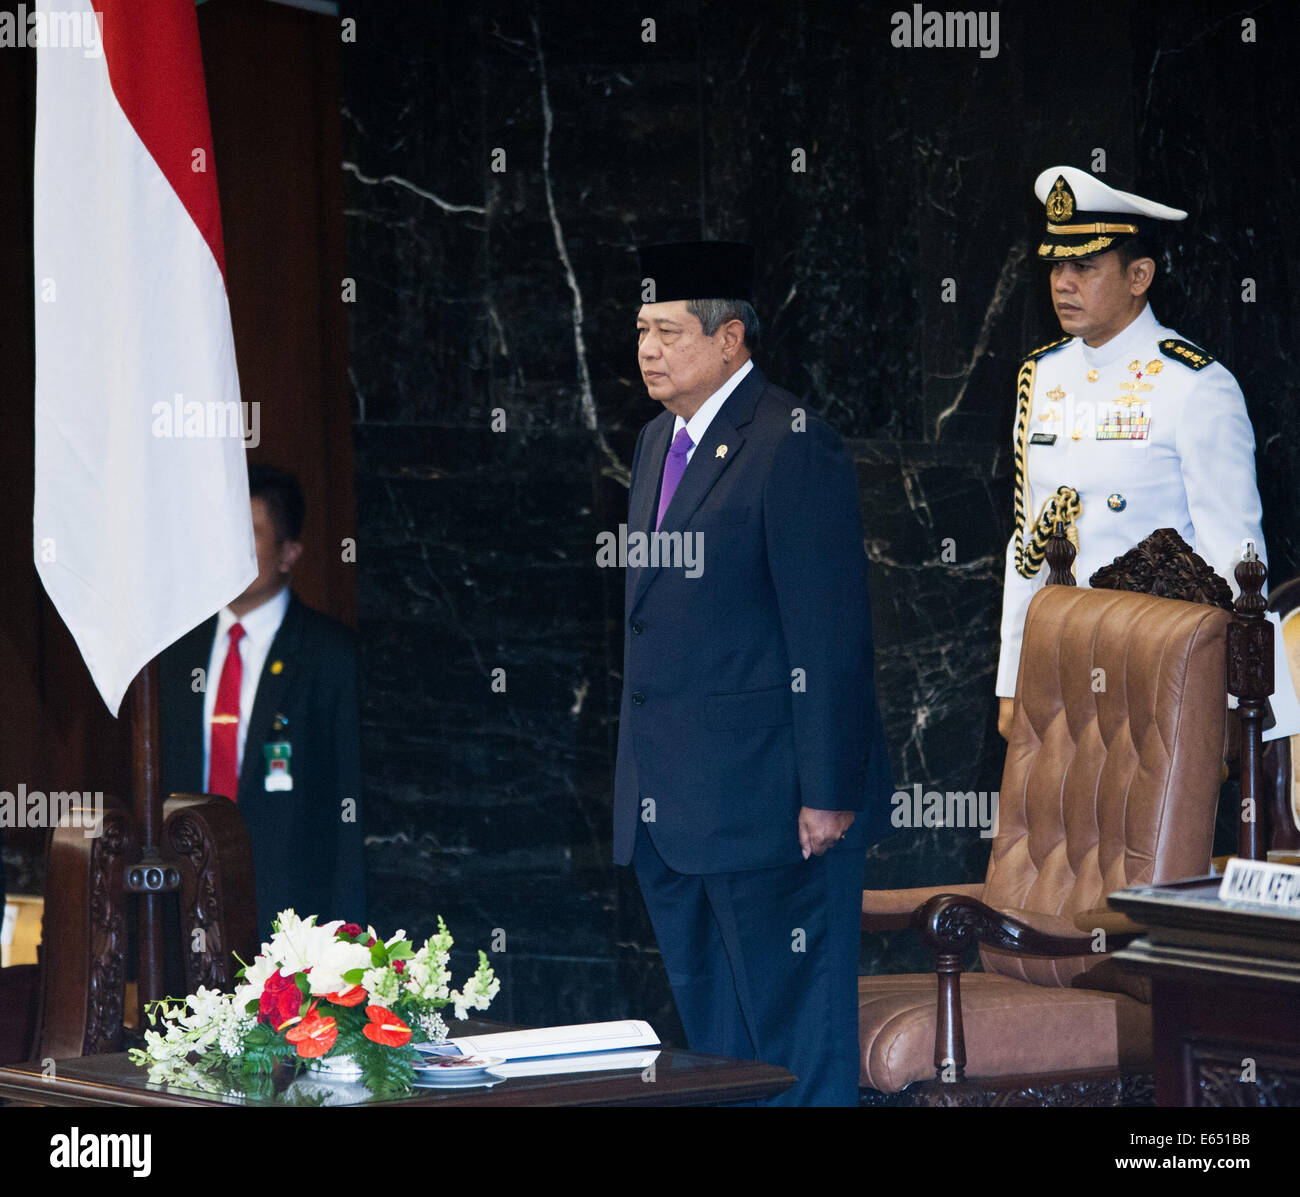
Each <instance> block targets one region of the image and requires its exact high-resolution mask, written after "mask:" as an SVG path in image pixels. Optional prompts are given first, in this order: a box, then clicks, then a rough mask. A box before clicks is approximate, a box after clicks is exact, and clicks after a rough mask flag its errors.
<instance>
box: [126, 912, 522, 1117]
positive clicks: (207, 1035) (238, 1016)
mask: <svg viewBox="0 0 1300 1197" xmlns="http://www.w3.org/2000/svg"><path fill="white" fill-rule="evenodd" d="M452 942H453V941H452V937H451V933H450V932H449V931H448V930H447V925H446V923H444V922H443V920H442V918H441V917H439V919H438V933H437V934H436V935H433V936H431V937H430V938H429V939H427V940H426V941H425V943H424V945H423V946H422V947H420V948H418V949H417V948H415V947H414V946H413V945H412V943H411V941H410V940H409V939H407V938H406V933H405V932H404V931H398V932H397V934H396V935H394V936H393V937H392V938H391V939H388V940H383V941H381V940H380V939H379V937H378V936H377V935H376V934H375V932H374V929H373V928H371V927H367V928H366V929H365V930H362V929H361V927H359V926H358V925H357V924H356V923H344V922H342V921H341V920H340V921H336V922H332V923H326V924H325V925H324V926H323V927H321V926H317V925H316V916H315V915H312V916H310V917H309V918H306V919H300V918H299V917H298V916H297V915H296V914H295V913H294V912H293V911H292V910H285V911H281V913H280V915H279V917H278V918H277V919H276V920H275V926H274V933H273V934H272V936H271V942H270V943H264V944H263V945H262V951H261V953H260V954H259V955H258V956H257V958H256V959H255V960H254V961H253V963H252V964H245V965H244V967H243V968H241V969H240V970H239V972H238V974H237V976H239V977H240V978H241V980H240V983H239V984H238V985H237V986H236V987H235V991H234V993H222V992H219V991H217V990H212V989H206V988H203V987H200V988H199V990H198V992H197V993H194V994H192V995H190V996H189V997H187V998H184V999H178V998H164V999H162V1000H161V1001H158V1002H153V1003H150V1006H149V1009H148V1016H149V1023H150V1026H151V1027H154V1028H160V1029H152V1030H147V1031H145V1033H144V1041H145V1046H144V1047H143V1048H133V1049H132V1050H131V1051H130V1053H129V1056H130V1059H131V1061H132V1062H133V1063H135V1064H138V1065H141V1066H148V1068H149V1079H150V1081H153V1082H167V1081H170V1082H174V1083H185V1084H190V1085H197V1086H198V1087H200V1088H204V1089H212V1088H216V1087H218V1086H217V1084H216V1083H215V1082H216V1081H217V1080H218V1077H220V1079H222V1080H224V1081H227V1082H232V1083H235V1084H236V1086H238V1084H239V1083H240V1082H243V1083H245V1084H247V1083H248V1082H250V1081H255V1080H256V1078H259V1077H266V1076H269V1074H270V1073H271V1071H272V1070H273V1069H274V1067H275V1065H276V1064H277V1063H279V1062H280V1061H285V1062H289V1063H293V1064H294V1066H295V1070H297V1069H299V1068H301V1067H303V1066H304V1063H306V1062H318V1063H315V1064H314V1065H313V1066H315V1067H321V1066H322V1064H324V1065H326V1066H328V1065H331V1064H335V1063H342V1064H344V1065H345V1066H346V1065H347V1064H349V1063H350V1064H352V1065H354V1066H355V1068H356V1069H358V1070H359V1071H360V1075H361V1077H362V1079H363V1080H364V1081H365V1083H366V1085H367V1087H369V1088H370V1089H371V1090H372V1091H373V1092H375V1093H376V1094H377V1095H381V1096H390V1095H394V1094H400V1093H405V1092H409V1091H410V1088H411V1081H412V1078H413V1075H414V1073H413V1068H412V1065H413V1063H414V1061H415V1059H416V1056H417V1053H416V1050H415V1047H414V1044H415V1043H420V1042H435V1043H437V1042H441V1041H442V1040H444V1039H445V1038H446V1037H447V1025H446V1023H445V1022H444V1021H443V1018H442V1011H443V1010H444V1009H445V1008H446V1007H447V1006H453V1007H454V1008H455V1014H456V1017H457V1018H461V1019H463V1018H465V1017H466V1016H467V1014H468V1012H469V1011H470V1010H471V1009H473V1010H486V1009H487V1008H488V1006H489V1004H490V1003H491V1001H492V999H493V998H494V997H495V996H496V995H497V992H498V990H499V989H500V988H501V983H500V981H498V980H497V978H496V975H495V974H494V973H493V971H492V968H491V966H490V965H489V964H488V960H487V956H486V955H485V954H484V953H483V952H482V951H480V952H479V954H478V968H477V969H476V970H475V972H474V973H473V974H472V975H471V976H470V977H469V979H468V980H467V981H466V983H465V986H464V988H463V989H461V990H455V989H451V988H449V986H450V983H451V972H450V970H449V969H448V967H447V962H448V960H449V959H450V953H451V947H452ZM240 963H241V964H243V961H240ZM213 1074H217V1075H213Z"/></svg>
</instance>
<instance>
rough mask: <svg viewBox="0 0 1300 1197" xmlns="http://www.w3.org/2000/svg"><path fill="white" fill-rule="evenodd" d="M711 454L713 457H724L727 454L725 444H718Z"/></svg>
mask: <svg viewBox="0 0 1300 1197" xmlns="http://www.w3.org/2000/svg"><path fill="white" fill-rule="evenodd" d="M713 456H714V457H726V456H727V446H726V445H719V446H718V451H717V452H716V453H715V454H714V455H713Z"/></svg>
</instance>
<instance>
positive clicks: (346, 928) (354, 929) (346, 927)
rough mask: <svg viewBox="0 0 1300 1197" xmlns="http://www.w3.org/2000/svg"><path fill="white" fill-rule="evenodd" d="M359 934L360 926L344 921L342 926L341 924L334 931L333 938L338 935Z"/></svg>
mask: <svg viewBox="0 0 1300 1197" xmlns="http://www.w3.org/2000/svg"><path fill="white" fill-rule="evenodd" d="M360 934H361V928H360V927H358V926H357V925H356V923H344V924H343V926H341V927H340V928H339V929H338V930H337V931H336V932H334V935H335V938H337V937H338V936H340V935H349V936H353V937H355V936H358V935H360Z"/></svg>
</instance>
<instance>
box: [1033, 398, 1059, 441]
mask: <svg viewBox="0 0 1300 1197" xmlns="http://www.w3.org/2000/svg"><path fill="white" fill-rule="evenodd" d="M1064 398H1065V391H1064V390H1063V389H1062V388H1061V387H1060V386H1059V385H1058V386H1054V387H1053V388H1052V389H1051V390H1050V391H1048V392H1047V406H1046V407H1045V408H1043V410H1042V411H1040V412H1039V413H1038V419H1039V421H1040V422H1041V423H1043V424H1046V425H1047V427H1046V428H1043V429H1041V430H1040V431H1038V432H1035V433H1034V434H1033V435H1032V436H1031V437H1030V438H1029V443H1030V444H1031V445H1054V444H1056V433H1057V429H1058V428H1059V427H1060V426H1061V423H1062V416H1061V400H1062V399H1064Z"/></svg>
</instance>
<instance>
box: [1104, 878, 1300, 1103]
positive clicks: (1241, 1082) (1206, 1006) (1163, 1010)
mask: <svg viewBox="0 0 1300 1197" xmlns="http://www.w3.org/2000/svg"><path fill="white" fill-rule="evenodd" d="M1219 881H1220V878H1218V877H1213V878H1196V879H1193V880H1191V881H1184V882H1179V883H1176V884H1174V885H1166V886H1139V887H1135V888H1133V889H1126V890H1121V891H1120V892H1119V893H1115V894H1111V895H1110V899H1109V900H1110V904H1111V905H1112V906H1113V907H1115V909H1117V910H1120V911H1122V912H1123V913H1124V914H1126V915H1128V916H1129V917H1130V918H1131V919H1133V920H1134V921H1135V922H1138V923H1141V924H1143V925H1144V926H1145V927H1147V928H1148V931H1147V933H1146V935H1145V936H1144V937H1142V938H1141V939H1137V940H1135V941H1134V942H1133V943H1131V944H1130V945H1129V946H1128V947H1126V948H1123V949H1121V950H1120V951H1118V952H1116V953H1115V959H1116V961H1117V962H1118V963H1119V964H1120V965H1122V966H1123V967H1124V968H1125V969H1127V970H1130V971H1133V972H1137V973H1141V974H1144V975H1146V976H1148V977H1150V979H1151V1007H1152V1009H1151V1017H1152V1031H1153V1037H1154V1047H1155V1056H1156V1069H1155V1081H1156V1104H1157V1105H1161V1106H1218V1107H1223V1106H1293V1105H1297V1104H1300V914H1295V913H1289V912H1287V911H1283V910H1270V909H1268V908H1266V907H1259V906H1256V907H1249V906H1245V905H1244V904H1242V903H1238V902H1232V903H1229V902H1221V901H1219V898H1218V888H1219Z"/></svg>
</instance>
